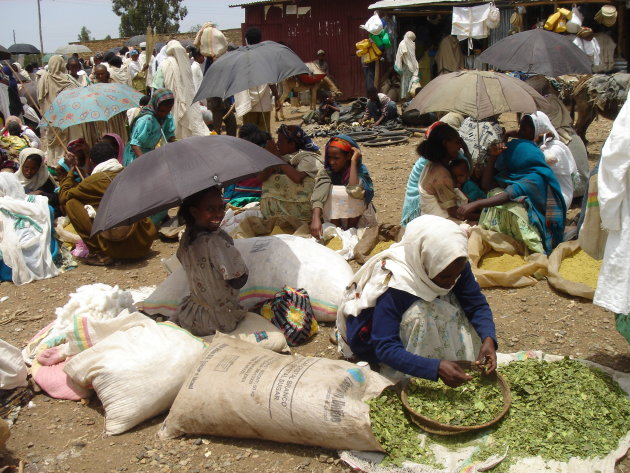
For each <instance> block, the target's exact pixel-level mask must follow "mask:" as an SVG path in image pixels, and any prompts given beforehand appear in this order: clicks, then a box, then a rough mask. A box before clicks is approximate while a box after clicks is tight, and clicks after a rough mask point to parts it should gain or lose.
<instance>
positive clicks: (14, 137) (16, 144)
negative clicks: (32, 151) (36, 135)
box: [0, 121, 31, 159]
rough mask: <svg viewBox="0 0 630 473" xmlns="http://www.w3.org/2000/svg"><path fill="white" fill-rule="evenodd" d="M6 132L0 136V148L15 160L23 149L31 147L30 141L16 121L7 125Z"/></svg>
mask: <svg viewBox="0 0 630 473" xmlns="http://www.w3.org/2000/svg"><path fill="white" fill-rule="evenodd" d="M6 131H7V134H4V135H2V136H0V146H2V148H4V149H6V150H7V152H8V153H9V156H11V157H12V158H14V159H15V158H17V157H18V156H19V155H20V152H21V151H22V150H23V149H24V148H30V147H31V140H30V139H29V138H28V136H26V135H25V134H24V132H23V131H22V127H21V126H20V125H19V124H18V123H17V122H16V121H11V122H9V123H7V126H6Z"/></svg>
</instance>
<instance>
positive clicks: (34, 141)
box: [2, 115, 42, 149]
mask: <svg viewBox="0 0 630 473" xmlns="http://www.w3.org/2000/svg"><path fill="white" fill-rule="evenodd" d="M12 122H15V123H16V124H17V126H18V127H19V128H20V130H21V131H22V136H23V137H25V138H27V139H28V140H29V141H30V147H31V148H37V149H41V148H42V142H41V140H40V139H39V136H37V135H36V134H35V132H34V131H33V130H32V129H31V128H30V127H28V126H26V125H24V123H22V120H20V118H19V117H16V116H13V115H11V116H10V117H8V118H7V121H6V126H5V128H4V131H3V132H2V135H3V136H9V135H10V134H11V133H9V124H10V123H12ZM14 126H15V125H14ZM14 133H15V132H14Z"/></svg>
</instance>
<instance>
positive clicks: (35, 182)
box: [15, 148, 54, 192]
mask: <svg viewBox="0 0 630 473" xmlns="http://www.w3.org/2000/svg"><path fill="white" fill-rule="evenodd" d="M34 154H36V155H38V156H40V157H41V158H42V165H41V166H40V167H39V170H38V171H37V173H36V174H35V175H34V176H33V177H32V178H30V179H28V178H27V177H26V176H25V175H24V174H23V173H22V166H24V162H25V161H26V158H28V157H29V156H32V155H34ZM18 159H19V162H20V169H18V171H17V172H16V173H15V177H17V178H18V181H20V184H22V186H23V187H24V189H25V190H26V192H33V191H36V190H38V189H39V188H40V187H42V186H43V185H44V184H46V181H48V180H51V181H52V177H51V176H50V173H49V172H48V166H46V158H45V155H44V152H43V151H42V150H41V149H37V148H24V149H23V150H22V151H20V156H19V158H18ZM53 182H54V181H53Z"/></svg>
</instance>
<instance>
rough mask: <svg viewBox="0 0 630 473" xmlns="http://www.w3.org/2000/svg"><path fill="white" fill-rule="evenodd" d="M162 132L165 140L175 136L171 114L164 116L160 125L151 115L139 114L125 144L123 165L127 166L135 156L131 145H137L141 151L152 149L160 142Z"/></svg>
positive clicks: (145, 151) (146, 151)
mask: <svg viewBox="0 0 630 473" xmlns="http://www.w3.org/2000/svg"><path fill="white" fill-rule="evenodd" d="M162 133H164V138H165V140H166V141H168V140H169V139H171V138H173V137H174V136H175V122H174V121H173V115H172V114H170V113H169V114H168V115H167V116H166V119H165V120H164V123H162V125H160V122H158V121H157V119H156V118H155V117H154V116H153V115H150V114H147V115H142V116H140V117H139V118H138V119H137V120H136V121H135V123H134V124H133V128H132V130H131V136H130V137H129V141H128V142H127V146H125V152H124V154H123V165H124V166H129V165H130V164H131V163H132V162H133V160H134V159H136V158H137V156H136V153H134V152H133V149H131V147H132V146H139V147H140V149H141V150H142V152H143V153H148V152H149V151H153V150H154V149H155V147H156V146H157V145H158V143H159V142H160V139H161V138H162Z"/></svg>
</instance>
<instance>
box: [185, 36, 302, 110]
mask: <svg viewBox="0 0 630 473" xmlns="http://www.w3.org/2000/svg"><path fill="white" fill-rule="evenodd" d="M309 73H310V71H309V69H308V67H306V64H304V62H303V61H302V60H301V59H300V58H299V56H298V55H297V54H295V53H294V52H293V51H292V50H291V49H290V48H288V47H287V46H284V45H282V44H279V43H275V42H273V41H263V42H262V43H258V44H254V45H252V46H241V47H240V48H238V49H235V50H234V51H230V52H228V53H225V54H224V55H223V56H221V57H220V58H219V59H217V60H216V61H215V62H214V63H213V64H212V66H211V67H210V68H209V69H208V70H207V71H206V74H205V75H204V77H203V81H201V85H200V86H199V90H198V91H197V95H195V98H194V99H193V102H197V101H199V100H204V99H205V98H207V97H221V98H224V99H225V98H228V97H230V96H232V95H234V94H236V93H238V92H242V91H244V90H247V89H251V88H253V87H258V86H260V85H263V84H277V83H279V82H282V81H283V80H284V79H286V78H287V77H292V76H296V75H298V74H309Z"/></svg>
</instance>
